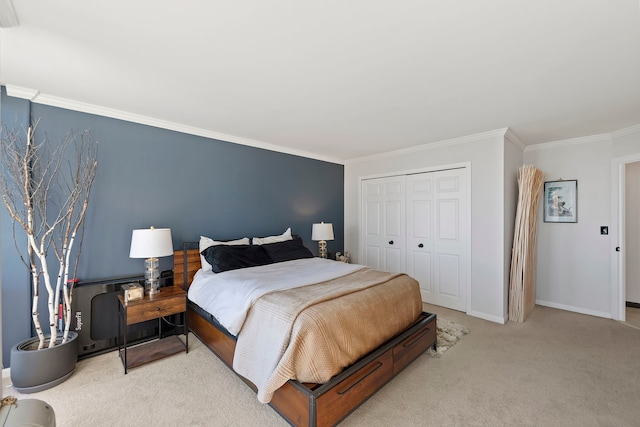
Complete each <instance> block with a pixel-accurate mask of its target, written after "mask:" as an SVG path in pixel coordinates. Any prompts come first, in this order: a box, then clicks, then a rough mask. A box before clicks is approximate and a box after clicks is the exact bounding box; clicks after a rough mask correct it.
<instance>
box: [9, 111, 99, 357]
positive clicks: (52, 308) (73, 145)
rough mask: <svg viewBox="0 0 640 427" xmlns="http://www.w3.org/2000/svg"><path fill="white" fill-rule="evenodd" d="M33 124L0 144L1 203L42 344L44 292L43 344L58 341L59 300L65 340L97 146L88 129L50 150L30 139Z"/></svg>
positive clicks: (65, 338)
mask: <svg viewBox="0 0 640 427" xmlns="http://www.w3.org/2000/svg"><path fill="white" fill-rule="evenodd" d="M36 126H37V122H36V123H35V124H34V125H33V126H30V127H29V129H27V131H26V139H25V138H24V137H23V136H22V135H23V134H24V133H23V132H22V133H21V132H17V131H15V130H12V129H7V128H5V129H4V130H3V137H2V139H1V143H0V165H1V166H2V170H3V171H5V173H4V174H2V175H0V190H1V191H2V202H3V204H4V205H5V207H6V208H7V211H8V212H9V217H10V218H11V219H12V222H13V227H14V228H13V230H14V232H13V238H14V244H15V246H16V248H17V250H18V254H19V256H20V259H21V260H22V262H23V263H24V264H25V266H26V267H27V269H28V270H29V271H30V273H31V280H32V283H33V306H32V319H33V323H34V326H35V329H36V332H37V334H38V337H39V339H40V344H39V346H40V348H42V347H43V346H44V343H45V336H44V333H43V331H42V327H41V325H40V320H39V315H38V310H37V308H38V298H39V288H40V285H41V284H44V287H45V289H46V291H47V295H48V299H47V306H48V314H49V318H48V320H49V329H50V337H49V346H50V347H52V346H54V345H56V343H57V342H58V336H57V332H58V331H57V328H56V315H57V314H58V311H57V310H56V308H57V307H58V305H59V304H60V295H61V294H62V296H63V305H64V312H65V331H64V334H63V338H62V342H65V341H66V340H67V339H68V334H69V326H70V324H71V301H72V291H73V289H72V287H71V288H69V287H68V281H69V272H70V271H71V270H72V271H73V275H72V278H75V272H76V271H77V264H78V260H79V256H80V247H81V243H82V238H80V239H77V232H78V230H79V229H80V228H81V227H82V226H83V223H84V218H85V215H86V213H87V207H88V203H89V195H90V192H91V187H92V185H93V182H94V180H95V175H96V170H97V164H98V163H97V143H94V142H93V140H92V138H91V135H90V133H89V131H84V132H80V133H78V132H74V131H71V132H69V133H68V134H67V135H65V136H64V137H63V138H62V139H61V141H60V143H59V144H58V145H56V146H52V145H51V144H50V143H49V142H48V141H47V138H46V137H45V138H44V139H43V140H42V142H40V143H36V142H35V139H34V133H35V128H36ZM16 226H19V227H21V228H22V229H23V230H24V232H25V234H26V236H27V256H26V257H24V256H23V254H22V250H23V249H21V247H20V245H19V244H18V240H17V237H16V233H15V228H16ZM74 243H78V245H77V246H78V249H77V255H76V257H75V261H74V263H73V265H71V263H70V260H71V252H72V251H73V247H74ZM50 247H52V248H53V251H54V254H55V256H56V259H57V261H58V272H57V277H56V280H55V287H54V286H53V281H52V277H51V274H50V271H49V266H48V264H47V254H48V250H49V248H50Z"/></svg>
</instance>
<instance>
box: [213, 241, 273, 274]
mask: <svg viewBox="0 0 640 427" xmlns="http://www.w3.org/2000/svg"><path fill="white" fill-rule="evenodd" d="M202 255H203V256H204V259H206V260H207V262H208V263H209V264H211V270H213V272H214V273H222V272H223V271H229V270H236V269H238V268H246V267H257V266H259V265H265V264H271V262H272V261H271V259H270V258H269V256H268V255H267V253H266V252H265V251H264V249H262V247H261V246H251V245H215V246H209V247H208V248H207V249H205V250H203V251H202Z"/></svg>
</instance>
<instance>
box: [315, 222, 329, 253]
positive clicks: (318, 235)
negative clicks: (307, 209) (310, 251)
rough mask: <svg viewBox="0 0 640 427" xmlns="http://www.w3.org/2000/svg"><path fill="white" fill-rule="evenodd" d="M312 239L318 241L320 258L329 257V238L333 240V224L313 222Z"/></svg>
mask: <svg viewBox="0 0 640 427" xmlns="http://www.w3.org/2000/svg"><path fill="white" fill-rule="evenodd" d="M311 240H317V241H318V247H319V250H320V258H326V257H327V240H333V224H331V223H326V224H325V223H324V222H321V223H320V224H313V228H312V229H311Z"/></svg>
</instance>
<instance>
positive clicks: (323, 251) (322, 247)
mask: <svg viewBox="0 0 640 427" xmlns="http://www.w3.org/2000/svg"><path fill="white" fill-rule="evenodd" d="M318 249H319V253H320V258H326V257H327V242H326V241H324V240H320V241H319V242H318Z"/></svg>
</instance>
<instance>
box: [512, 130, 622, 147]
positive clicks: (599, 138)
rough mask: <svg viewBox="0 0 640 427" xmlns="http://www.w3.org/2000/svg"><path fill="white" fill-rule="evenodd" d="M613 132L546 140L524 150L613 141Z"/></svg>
mask: <svg viewBox="0 0 640 427" xmlns="http://www.w3.org/2000/svg"><path fill="white" fill-rule="evenodd" d="M611 139H612V138H611V134H609V133H601V134H597V135H589V136H582V137H579V138H571V139H563V140H560V141H551V142H544V143H542V144H535V145H529V146H528V147H527V148H525V150H524V151H526V152H528V151H538V150H546V149H550V148H560V147H569V146H571V145H580V144H591V143H593V142H605V141H611Z"/></svg>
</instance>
